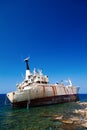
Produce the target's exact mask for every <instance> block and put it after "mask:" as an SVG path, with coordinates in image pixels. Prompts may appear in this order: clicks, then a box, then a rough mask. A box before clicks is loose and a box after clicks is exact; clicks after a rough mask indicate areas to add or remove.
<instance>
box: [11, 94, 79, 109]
mask: <svg viewBox="0 0 87 130" xmlns="http://www.w3.org/2000/svg"><path fill="white" fill-rule="evenodd" d="M78 100H79V96H78V94H73V95H60V96H51V97H44V98H37V99H32V100H31V101H30V102H29V107H36V106H44V105H53V104H60V103H66V102H73V101H74V102H76V101H78ZM27 104H28V100H26V101H19V102H13V103H12V107H13V108H16V107H19V108H21V107H27Z"/></svg>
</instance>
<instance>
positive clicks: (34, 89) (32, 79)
mask: <svg viewBox="0 0 87 130" xmlns="http://www.w3.org/2000/svg"><path fill="white" fill-rule="evenodd" d="M24 61H25V63H26V75H25V79H24V80H23V82H22V83H20V84H18V85H17V90H16V91H13V92H10V93H7V97H8V99H9V100H10V102H11V104H12V106H13V107H15V106H19V107H26V106H27V105H29V106H40V105H49V104H56V103H61V102H71V101H77V100H78V90H79V87H75V86H73V85H72V82H71V80H70V79H68V82H69V84H68V85H67V86H65V85H64V83H63V82H61V83H55V84H50V83H49V79H48V76H46V75H43V73H42V70H39V72H37V71H36V69H35V68H34V71H33V73H31V72H30V67H29V65H28V61H29V58H26V59H25V60H24Z"/></svg>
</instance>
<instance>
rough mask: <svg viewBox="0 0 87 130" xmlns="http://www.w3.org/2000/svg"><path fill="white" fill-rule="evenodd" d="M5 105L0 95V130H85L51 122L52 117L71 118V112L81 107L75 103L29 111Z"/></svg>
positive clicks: (85, 96) (82, 96)
mask: <svg viewBox="0 0 87 130" xmlns="http://www.w3.org/2000/svg"><path fill="white" fill-rule="evenodd" d="M86 99H87V95H80V100H82V101H85V100H86ZM5 103H6V102H5V95H0V130H86V129H85V128H82V127H80V126H79V125H73V124H64V123H62V122H61V121H54V120H52V117H53V116H54V115H63V116H64V118H65V119H67V118H68V117H70V116H73V115H74V113H73V111H74V110H75V109H79V108H80V107H81V106H79V105H78V104H77V103H75V102H72V103H63V104H56V105H50V106H43V107H32V108H29V109H27V107H26V108H22V109H12V108H11V105H10V104H9V102H7V104H5Z"/></svg>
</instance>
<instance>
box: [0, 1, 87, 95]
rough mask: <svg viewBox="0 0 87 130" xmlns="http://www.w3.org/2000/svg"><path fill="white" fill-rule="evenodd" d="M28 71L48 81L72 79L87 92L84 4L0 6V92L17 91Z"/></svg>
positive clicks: (86, 15)
mask: <svg viewBox="0 0 87 130" xmlns="http://www.w3.org/2000/svg"><path fill="white" fill-rule="evenodd" d="M27 56H29V57H30V68H31V71H33V68H34V67H36V68H37V69H38V68H42V70H43V73H44V74H47V75H48V76H49V79H50V82H52V83H55V82H60V81H61V80H62V79H64V80H65V79H67V78H71V79H72V82H73V84H74V85H76V86H80V93H87V1H86V0H15V1H13V0H8V1H7V0H2V1H0V93H7V92H9V91H12V90H15V89H16V83H18V82H21V81H22V80H23V78H22V75H25V64H24V62H23V60H24V58H26V57H27Z"/></svg>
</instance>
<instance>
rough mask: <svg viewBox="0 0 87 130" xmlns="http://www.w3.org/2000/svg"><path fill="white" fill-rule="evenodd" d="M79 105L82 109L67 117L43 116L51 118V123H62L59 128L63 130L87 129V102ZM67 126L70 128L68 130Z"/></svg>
mask: <svg viewBox="0 0 87 130" xmlns="http://www.w3.org/2000/svg"><path fill="white" fill-rule="evenodd" d="M77 104H78V105H79V106H81V109H75V110H74V111H73V112H72V113H73V114H70V115H68V116H67V117H66V116H65V115H63V114H54V115H45V114H44V115H42V116H43V117H49V119H50V121H53V122H60V127H58V128H61V130H66V129H67V130H75V129H74V128H78V127H80V128H84V129H87V102H77ZM67 126H68V128H66V127H67ZM64 127H65V129H64ZM69 127H70V128H69ZM58 128H56V130H58ZM81 130H82V129H81Z"/></svg>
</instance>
